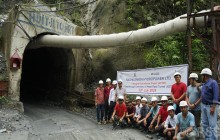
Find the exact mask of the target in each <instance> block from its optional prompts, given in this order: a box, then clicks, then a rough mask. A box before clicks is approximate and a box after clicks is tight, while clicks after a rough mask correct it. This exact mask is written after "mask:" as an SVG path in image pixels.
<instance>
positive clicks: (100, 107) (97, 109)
mask: <svg viewBox="0 0 220 140" xmlns="http://www.w3.org/2000/svg"><path fill="white" fill-rule="evenodd" d="M104 107H105V105H104V104H98V105H97V106H96V113H97V121H98V122H100V120H101V121H103V116H104ZM100 112H101V118H100Z"/></svg>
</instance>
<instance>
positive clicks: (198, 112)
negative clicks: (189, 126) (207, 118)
mask: <svg viewBox="0 0 220 140" xmlns="http://www.w3.org/2000/svg"><path fill="white" fill-rule="evenodd" d="M189 111H190V112H191V113H192V114H193V115H194V117H195V124H196V127H200V123H201V110H189Z"/></svg>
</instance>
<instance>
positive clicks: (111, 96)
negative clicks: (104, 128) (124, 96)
mask: <svg viewBox="0 0 220 140" xmlns="http://www.w3.org/2000/svg"><path fill="white" fill-rule="evenodd" d="M112 85H113V88H112V89H111V90H110V94H109V98H108V104H109V112H110V114H111V115H112V113H113V111H114V108H115V104H116V99H115V93H116V88H117V81H116V80H114V81H113V82H112ZM111 122H112V120H111V119H110V123H111Z"/></svg>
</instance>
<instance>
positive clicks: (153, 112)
mask: <svg viewBox="0 0 220 140" xmlns="http://www.w3.org/2000/svg"><path fill="white" fill-rule="evenodd" d="M157 101H158V100H157V97H154V96H153V97H152V98H151V104H152V107H151V109H150V111H149V112H148V113H147V115H146V117H145V120H144V126H145V127H146V128H147V129H148V128H149V126H150V124H152V125H153V126H152V127H155V126H156V121H157V114H158V112H159V109H160V106H159V105H158V104H157ZM153 120H154V121H153Z"/></svg>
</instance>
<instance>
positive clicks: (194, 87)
mask: <svg viewBox="0 0 220 140" xmlns="http://www.w3.org/2000/svg"><path fill="white" fill-rule="evenodd" d="M197 79H198V75H197V74H196V73H191V74H190V75H189V82H190V85H189V86H188V87H187V92H186V102H187V104H188V106H189V111H190V112H191V113H192V114H193V115H194V117H195V122H196V127H197V128H198V127H199V126H200V122H201V105H200V102H201V89H200V88H199V85H198V83H197V82H196V80H197Z"/></svg>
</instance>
